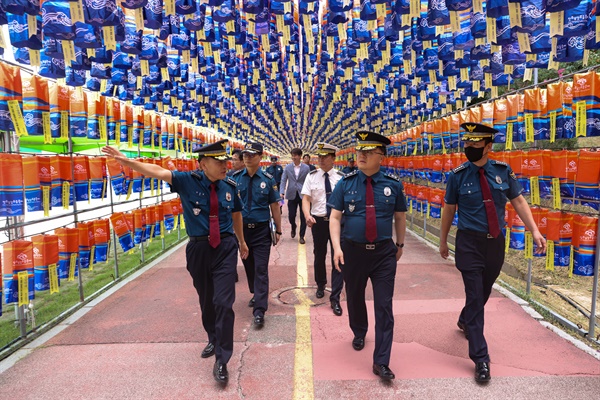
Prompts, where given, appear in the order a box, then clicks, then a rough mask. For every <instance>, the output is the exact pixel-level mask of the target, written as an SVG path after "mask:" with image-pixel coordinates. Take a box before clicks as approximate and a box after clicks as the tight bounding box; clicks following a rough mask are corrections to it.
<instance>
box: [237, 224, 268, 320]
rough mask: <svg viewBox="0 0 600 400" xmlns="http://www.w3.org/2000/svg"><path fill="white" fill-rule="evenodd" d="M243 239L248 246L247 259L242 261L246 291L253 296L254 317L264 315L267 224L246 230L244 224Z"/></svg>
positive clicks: (266, 303)
mask: <svg viewBox="0 0 600 400" xmlns="http://www.w3.org/2000/svg"><path fill="white" fill-rule="evenodd" d="M244 239H245V241H246V244H247V245H248V249H249V251H248V257H247V258H246V259H245V260H242V263H243V264H244V269H245V270H246V277H247V278H248V289H250V293H253V294H254V311H253V314H254V316H257V315H264V313H265V311H267V308H268V305H269V256H270V255H271V231H270V230H269V224H268V223H265V224H264V225H261V226H258V227H257V228H248V224H244Z"/></svg>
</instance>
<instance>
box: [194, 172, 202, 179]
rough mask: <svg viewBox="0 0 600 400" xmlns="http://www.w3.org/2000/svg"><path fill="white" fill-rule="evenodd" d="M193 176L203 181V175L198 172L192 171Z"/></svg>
mask: <svg viewBox="0 0 600 400" xmlns="http://www.w3.org/2000/svg"><path fill="white" fill-rule="evenodd" d="M191 174H192V176H193V177H195V178H197V179H200V180H202V174H200V173H199V172H198V171H192V172H191Z"/></svg>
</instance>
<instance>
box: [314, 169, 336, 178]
mask: <svg viewBox="0 0 600 400" xmlns="http://www.w3.org/2000/svg"><path fill="white" fill-rule="evenodd" d="M317 171H319V173H320V174H321V176H323V175H325V171H323V170H322V169H321V168H318V169H317ZM333 172H334V169H333V168H331V169H330V170H329V171H327V174H328V176H332V175H333Z"/></svg>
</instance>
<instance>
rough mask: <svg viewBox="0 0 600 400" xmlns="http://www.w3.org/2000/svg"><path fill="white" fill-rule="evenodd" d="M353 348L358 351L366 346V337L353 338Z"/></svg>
mask: <svg viewBox="0 0 600 400" xmlns="http://www.w3.org/2000/svg"><path fill="white" fill-rule="evenodd" d="M352 348H353V349H354V350H356V351H360V350H362V349H364V348H365V338H364V337H355V338H354V339H352Z"/></svg>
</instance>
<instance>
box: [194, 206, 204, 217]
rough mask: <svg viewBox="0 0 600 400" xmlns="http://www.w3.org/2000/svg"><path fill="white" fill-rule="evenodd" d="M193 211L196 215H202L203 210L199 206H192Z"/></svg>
mask: <svg viewBox="0 0 600 400" xmlns="http://www.w3.org/2000/svg"><path fill="white" fill-rule="evenodd" d="M192 211H194V215H196V216H198V215H200V211H202V210H200V209H199V208H196V207H194V208H192Z"/></svg>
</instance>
